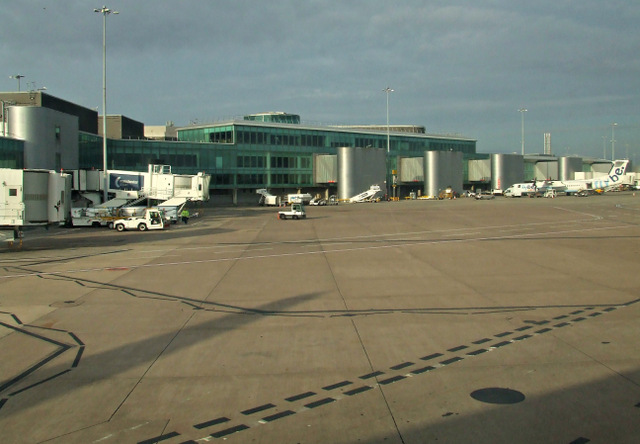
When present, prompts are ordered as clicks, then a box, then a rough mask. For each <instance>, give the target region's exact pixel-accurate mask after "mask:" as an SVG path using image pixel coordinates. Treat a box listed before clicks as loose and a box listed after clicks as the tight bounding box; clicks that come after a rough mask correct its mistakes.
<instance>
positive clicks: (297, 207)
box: [278, 203, 307, 220]
mask: <svg viewBox="0 0 640 444" xmlns="http://www.w3.org/2000/svg"><path fill="white" fill-rule="evenodd" d="M289 218H291V219H306V218H307V213H306V212H305V211H304V206H303V205H302V204H301V203H294V204H291V208H289V209H288V210H284V211H278V219H282V220H284V219H289Z"/></svg>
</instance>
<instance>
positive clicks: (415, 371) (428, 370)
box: [411, 365, 436, 375]
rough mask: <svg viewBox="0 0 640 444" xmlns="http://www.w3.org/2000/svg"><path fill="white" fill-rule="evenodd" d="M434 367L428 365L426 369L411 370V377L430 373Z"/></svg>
mask: <svg viewBox="0 0 640 444" xmlns="http://www.w3.org/2000/svg"><path fill="white" fill-rule="evenodd" d="M435 369H436V368H435V367H432V366H430V365H427V366H426V367H422V368H418V369H416V370H413V371H412V372H411V374H412V375H420V374H422V373H426V372H430V371H431V370H435Z"/></svg>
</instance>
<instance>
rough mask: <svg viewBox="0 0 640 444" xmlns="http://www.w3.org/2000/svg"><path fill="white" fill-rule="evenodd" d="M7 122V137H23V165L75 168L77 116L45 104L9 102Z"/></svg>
mask: <svg viewBox="0 0 640 444" xmlns="http://www.w3.org/2000/svg"><path fill="white" fill-rule="evenodd" d="M7 126H8V131H9V134H10V135H11V137H15V138H16V139H22V140H24V141H25V144H24V167H25V168H29V169H47V170H60V169H61V168H63V169H67V170H75V169H78V167H79V148H78V138H79V131H78V117H77V116H72V115H70V114H65V113H62V112H59V111H55V110H52V109H49V108H41V107H35V106H12V107H10V108H9V113H8V125H7Z"/></svg>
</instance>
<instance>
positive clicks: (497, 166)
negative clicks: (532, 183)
mask: <svg viewBox="0 0 640 444" xmlns="http://www.w3.org/2000/svg"><path fill="white" fill-rule="evenodd" d="M523 181H524V157H523V156H522V155H521V154H492V155H491V188H492V189H494V190H505V189H507V188H508V187H510V186H511V185H513V184H514V183H520V182H523Z"/></svg>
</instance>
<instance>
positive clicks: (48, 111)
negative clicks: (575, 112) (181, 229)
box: [0, 91, 610, 204]
mask: <svg viewBox="0 0 640 444" xmlns="http://www.w3.org/2000/svg"><path fill="white" fill-rule="evenodd" d="M0 101H1V102H2V128H0V129H1V130H2V132H1V133H0V167H2V168H29V169H31V168H41V169H53V170H57V171H59V170H75V169H102V167H103V157H102V156H103V142H102V134H101V133H102V118H103V117H102V116H99V115H98V113H97V112H96V111H95V110H92V109H89V108H85V107H82V106H80V105H76V104H73V103H70V102H68V101H65V100H63V99H59V98H57V97H54V96H51V95H49V94H47V93H44V92H42V91H28V92H13V93H0ZM149 164H166V165H171V167H172V170H173V171H174V172H175V173H177V174H196V173H198V172H204V173H206V174H210V175H211V184H210V195H211V197H212V199H213V200H214V201H219V202H220V203H234V204H237V203H243V202H256V201H257V197H256V194H255V190H256V189H261V188H267V189H269V190H271V191H272V192H273V193H275V194H279V193H286V192H291V191H294V192H295V191H304V192H306V193H312V194H320V195H322V196H325V197H328V196H329V195H336V196H338V198H340V199H346V198H348V197H350V196H351V195H353V194H357V193H359V192H361V191H363V190H364V189H367V188H369V186H370V185H378V186H380V187H381V189H382V190H384V191H385V194H387V196H388V197H396V198H405V197H407V196H409V195H426V196H436V195H437V194H438V191H439V190H441V189H444V188H446V187H451V188H453V189H454V190H455V191H457V192H460V193H461V192H462V191H463V189H472V188H473V189H502V188H506V187H508V186H509V185H510V184H512V183H514V182H522V181H524V180H531V179H534V178H535V179H541V178H552V179H560V178H565V177H564V176H566V177H567V178H573V177H570V176H572V175H573V174H574V173H576V172H595V171H598V172H599V171H608V168H609V166H610V162H609V161H605V160H598V159H583V158H579V157H571V158H557V157H554V156H550V155H537V156H521V155H515V154H511V155H509V154H488V153H487V154H482V153H476V140H475V139H472V138H467V137H461V136H456V135H435V134H428V133H427V132H426V130H425V128H424V127H420V126H412V125H393V126H390V127H388V128H387V126H385V125H358V126H353V125H352V126H315V125H307V124H304V123H302V122H301V119H300V116H299V115H296V114H289V113H283V112H268V113H260V114H251V115H247V116H244V117H242V118H237V119H230V120H228V121H222V122H216V123H211V124H194V125H189V126H186V127H175V126H174V125H173V124H172V123H170V122H169V123H167V125H165V126H151V127H148V126H145V125H144V124H143V123H141V122H137V121H135V120H133V119H130V118H128V117H124V116H115V115H114V116H111V115H109V116H107V168H108V169H117V170H130V171H141V172H143V171H147V168H148V165H149Z"/></svg>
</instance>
